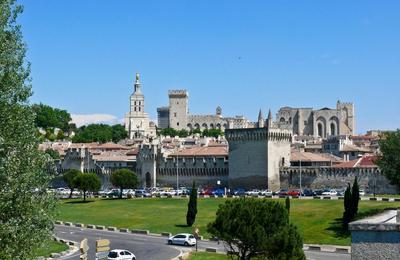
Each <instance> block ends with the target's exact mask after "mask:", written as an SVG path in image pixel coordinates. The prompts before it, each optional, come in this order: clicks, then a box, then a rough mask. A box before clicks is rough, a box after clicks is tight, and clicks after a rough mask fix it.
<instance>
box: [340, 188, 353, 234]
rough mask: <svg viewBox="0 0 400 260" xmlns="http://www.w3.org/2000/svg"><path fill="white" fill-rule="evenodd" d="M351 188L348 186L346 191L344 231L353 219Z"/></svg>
mask: <svg viewBox="0 0 400 260" xmlns="http://www.w3.org/2000/svg"><path fill="white" fill-rule="evenodd" d="M351 198H352V196H351V188H350V183H349V184H348V186H347V188H346V191H345V192H344V200H343V206H344V212H343V218H342V219H343V229H345V230H347V228H348V225H349V223H350V221H351V219H352V205H351V204H352V201H351Z"/></svg>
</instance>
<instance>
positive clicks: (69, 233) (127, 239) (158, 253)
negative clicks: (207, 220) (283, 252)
mask: <svg viewBox="0 0 400 260" xmlns="http://www.w3.org/2000/svg"><path fill="white" fill-rule="evenodd" d="M54 233H55V235H56V236H57V237H59V238H63V239H67V240H72V241H76V242H80V241H82V240H83V239H84V238H87V239H88V244H89V254H88V259H89V260H92V259H95V241H96V240H98V239H109V240H110V244H111V245H110V247H111V249H126V250H129V251H131V252H132V253H134V254H135V255H136V259H137V260H142V259H151V260H158V259H160V260H169V259H172V258H174V257H177V256H178V255H180V254H181V253H184V252H187V251H192V250H195V248H194V247H184V246H177V245H168V244H167V238H166V237H161V236H153V235H139V234H131V233H121V232H114V231H103V230H95V229H87V228H77V227H67V226H62V225H56V226H55V229H54ZM197 246H198V249H200V250H205V248H207V247H210V248H216V249H217V250H218V251H219V252H226V250H225V248H224V246H223V243H217V242H214V241H199V242H198V245H197ZM305 254H306V256H307V259H308V260H339V259H340V260H350V259H351V257H350V254H340V253H329V252H312V251H305ZM62 259H65V260H72V259H79V252H78V253H75V254H73V255H71V256H67V257H63V258H62Z"/></svg>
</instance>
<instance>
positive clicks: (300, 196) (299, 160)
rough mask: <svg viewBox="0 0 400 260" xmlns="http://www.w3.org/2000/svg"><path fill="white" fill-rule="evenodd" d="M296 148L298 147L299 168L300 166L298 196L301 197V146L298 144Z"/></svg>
mask: <svg viewBox="0 0 400 260" xmlns="http://www.w3.org/2000/svg"><path fill="white" fill-rule="evenodd" d="M298 148H299V168H300V197H301V194H302V192H303V190H302V187H301V149H300V148H301V147H300V145H298Z"/></svg>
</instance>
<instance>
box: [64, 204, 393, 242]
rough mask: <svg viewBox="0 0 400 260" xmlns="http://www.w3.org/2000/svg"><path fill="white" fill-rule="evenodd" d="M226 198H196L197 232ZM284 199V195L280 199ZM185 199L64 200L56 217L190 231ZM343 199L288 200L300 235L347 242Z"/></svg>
mask: <svg viewBox="0 0 400 260" xmlns="http://www.w3.org/2000/svg"><path fill="white" fill-rule="evenodd" d="M225 200H227V199H223V198H213V199H202V198H199V199H198V214H197V218H196V223H195V225H194V226H198V227H199V229H200V235H203V236H204V237H206V238H207V237H209V236H210V235H209V234H208V233H207V231H206V226H207V224H208V223H209V222H211V221H213V220H214V218H215V212H216V210H217V209H218V205H219V204H221V203H224V201H225ZM279 201H280V202H282V203H283V199H282V200H279ZM187 203H188V199H181V198H169V199H165V198H161V199H160V198H151V199H130V200H127V199H122V200H119V199H114V200H113V199H94V200H92V202H89V203H81V201H80V199H79V200H63V201H61V202H60V205H59V207H58V217H57V219H58V220H62V221H69V222H74V223H84V224H95V225H105V226H115V227H118V228H122V227H124V228H131V229H132V228H134V229H146V230H150V232H152V233H161V232H171V233H180V232H193V228H192V227H186V210H187ZM394 207H400V203H399V202H376V201H360V206H359V213H360V214H359V216H360V217H364V216H367V215H372V214H375V213H378V212H380V211H382V210H384V209H386V208H394ZM342 213H343V201H342V200H296V199H293V200H291V210H290V219H291V221H292V222H293V223H294V224H296V226H297V227H298V229H299V231H300V233H301V234H302V235H303V238H304V243H309V244H332V245H350V236H349V234H348V233H346V232H343V231H342V228H341V222H340V221H341V219H340V218H341V217H342Z"/></svg>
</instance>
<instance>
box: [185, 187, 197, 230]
mask: <svg viewBox="0 0 400 260" xmlns="http://www.w3.org/2000/svg"><path fill="white" fill-rule="evenodd" d="M196 214H197V189H196V186H195V183H194V182H193V187H192V190H191V191H190V198H189V203H188V211H187V214H186V224H187V225H188V227H191V226H192V225H193V224H194V222H195V220H196Z"/></svg>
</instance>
